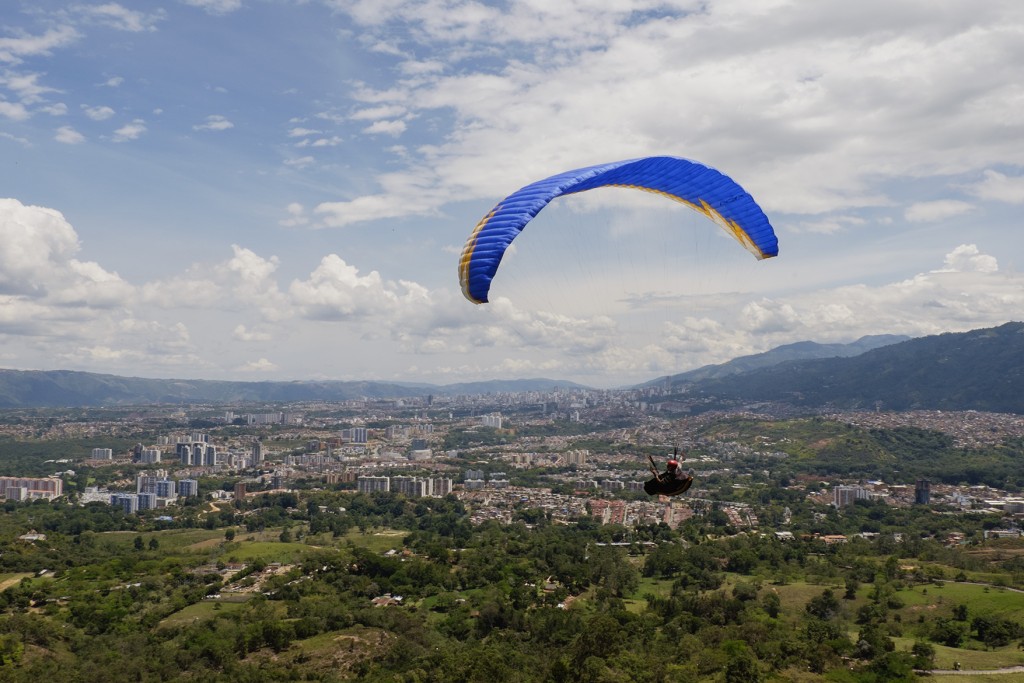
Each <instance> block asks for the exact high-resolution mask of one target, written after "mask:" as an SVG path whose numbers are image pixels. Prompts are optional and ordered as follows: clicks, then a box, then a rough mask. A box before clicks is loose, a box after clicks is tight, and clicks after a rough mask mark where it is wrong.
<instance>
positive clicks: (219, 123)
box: [192, 114, 235, 131]
mask: <svg viewBox="0 0 1024 683" xmlns="http://www.w3.org/2000/svg"><path fill="white" fill-rule="evenodd" d="M234 127H235V124H233V123H231V121H228V120H227V118H225V117H224V116H221V115H220V114H211V115H210V116H207V117H206V121H205V122H204V123H200V124H197V125H195V126H192V130H205V131H220V130H228V129H229V128H234Z"/></svg>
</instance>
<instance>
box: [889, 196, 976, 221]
mask: <svg viewBox="0 0 1024 683" xmlns="http://www.w3.org/2000/svg"><path fill="white" fill-rule="evenodd" d="M973 208H974V207H973V206H971V205H970V204H968V203H967V202H962V201H959V200H956V199H938V200H936V201H932V202H919V203H917V204H914V205H912V206H910V207H909V208H908V209H907V210H906V211H905V212H904V214H903V217H904V218H906V219H907V220H908V221H910V222H911V223H931V222H934V221H941V220H944V219H946V218H950V217H952V216H959V215H960V214H963V213H967V212H968V211H971V210H972V209H973Z"/></svg>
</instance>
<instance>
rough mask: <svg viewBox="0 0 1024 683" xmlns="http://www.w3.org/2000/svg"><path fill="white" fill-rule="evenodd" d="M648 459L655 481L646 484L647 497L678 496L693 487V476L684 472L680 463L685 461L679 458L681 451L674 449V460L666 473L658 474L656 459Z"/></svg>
mask: <svg viewBox="0 0 1024 683" xmlns="http://www.w3.org/2000/svg"><path fill="white" fill-rule="evenodd" d="M647 458H648V460H650V461H651V473H652V474H654V478H653V479H648V480H647V481H645V482H644V492H645V493H646V494H647V495H649V496H654V495H662V496H678V495H679V494H680V493H686V492H687V491H688V490H689V488H690V486H692V485H693V475H692V474H690V473H688V472H686V471H685V470H683V468H682V465H680V463H679V461H680V460H684V459H685V457H679V449H673V451H672V459H671V460H669V461H668V464H667V466H666V468H665V471H664V472H658V468H657V466H656V465H655V464H654V458H652V457H651V456H647Z"/></svg>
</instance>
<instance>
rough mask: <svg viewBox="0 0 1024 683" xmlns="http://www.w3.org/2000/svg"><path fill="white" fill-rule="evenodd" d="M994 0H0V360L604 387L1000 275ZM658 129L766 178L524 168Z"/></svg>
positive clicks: (905, 314) (1017, 269)
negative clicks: (493, 225) (514, 220)
mask: <svg viewBox="0 0 1024 683" xmlns="http://www.w3.org/2000/svg"><path fill="white" fill-rule="evenodd" d="M1021 112H1024V3H1020V2H1019V1H1018V0H988V1H986V2H977V1H976V0H944V1H943V2H935V1H934V0H921V1H917V0H862V1H861V2H857V3H851V2H848V1H846V0H792V1H785V0H701V1H696V0H694V1H691V0H676V1H659V0H560V1H559V2H548V1H547V0H522V1H517V0H510V1H508V2H469V1H462V0H162V1H155V2H154V1H150V0H132V1H131V2H127V1H125V2H122V3H118V2H94V1H90V0H81V1H78V2H76V1H74V0H72V1H70V2H69V1H68V0H59V1H58V0H4V2H3V3H2V4H0V367H3V368H10V369H19V370H57V369H62V370H82V371H88V372H98V373H107V374H115V375H126V376H134V377H154V378H182V379H224V380H243V381H265V380H380V381H403V382H427V383H432V384H442V385H444V384H451V383H456V382H469V381H481V380H490V379H510V378H534V377H545V378H550V379H557V380H570V381H575V382H579V383H581V384H585V385H588V386H592V387H599V388H611V387H620V386H627V385H630V384H635V383H640V382H645V381H648V380H651V379H654V378H657V377H661V376H664V375H668V374H673V373H678V372H683V371H686V370H690V369H693V368H697V367H701V366H703V365H706V364H710V363H721V362H725V361H727V360H730V359H732V358H735V357H738V356H742V355H746V354H751V353H759V352H762V351H766V350H769V349H771V348H774V347H776V346H779V345H782V344H787V343H792V342H797V341H805V340H810V341H817V342H821V343H833V342H850V341H854V340H856V339H858V338H860V337H862V336H864V335H875V334H901V335H909V336H914V337H917V336H924V335H931V334H939V333H943V332H962V331H966V330H971V329H978V328H983V327H991V326H995V325H999V324H1002V323H1005V322H1008V321H1011V320H1021V319H1022V313H1021V311H1024V258H1022V257H1024V229H1022V228H1024V225H1022V218H1021V217H1022V209H1024V115H1022V113H1021ZM649 155H670V156H679V157H685V158H688V159H693V160H697V161H700V162H702V163H704V164H707V165H709V166H712V167H714V168H717V169H718V170H720V171H722V172H723V173H726V174H728V175H729V176H730V177H732V178H733V179H734V180H736V181H737V182H738V183H740V184H741V185H742V186H743V187H744V188H745V189H746V190H747V191H748V192H750V194H751V195H752V196H753V197H754V198H755V199H756V200H757V202H758V203H759V204H760V205H761V207H762V208H763V209H764V211H765V212H766V214H767V215H768V217H769V219H770V221H771V223H772V225H773V227H774V229H775V231H776V234H777V235H778V239H779V256H778V257H777V258H774V259H769V260H764V261H757V260H756V259H754V258H753V257H751V255H750V254H749V253H747V252H746V251H745V250H744V249H742V248H741V247H740V246H739V245H738V244H736V243H735V242H734V241H732V240H731V238H729V237H728V236H726V235H725V233H724V232H723V231H721V230H720V229H719V228H718V227H717V226H715V225H714V224H713V223H712V222H711V221H709V220H707V219H706V218H704V217H703V216H701V215H699V214H697V213H696V212H694V211H691V210H689V209H687V208H686V207H683V206H681V205H678V204H676V203H675V202H671V201H668V200H665V199H664V198H660V197H655V196H650V195H648V194H646V193H642V192H636V191H632V190H623V189H604V190H594V191H590V192H586V193H582V194H580V195H577V196H573V197H566V198H563V199H559V200H556V201H555V202H553V203H552V204H551V205H549V206H548V207H547V208H546V209H545V210H544V211H542V212H541V213H540V214H539V215H538V217H537V218H536V219H535V220H534V221H533V222H531V223H530V224H529V225H528V226H527V228H526V230H524V232H523V233H522V234H521V235H520V236H519V238H518V239H517V240H516V241H515V242H514V243H513V245H512V247H511V249H510V250H509V253H508V254H506V256H505V259H504V261H503V263H502V267H501V269H500V270H499V273H498V276H497V278H496V279H495V281H494V285H493V287H492V289H491V302H490V303H488V304H484V305H474V304H472V303H470V302H469V301H467V300H466V299H464V298H463V296H462V294H461V291H460V288H459V282H458V274H457V264H458V258H459V254H460V252H461V250H462V245H463V243H464V242H465V240H466V238H467V237H468V236H469V234H470V232H471V231H472V229H473V227H474V226H475V225H476V223H477V222H478V221H479V220H480V218H481V217H483V216H484V215H485V214H486V213H487V212H488V211H489V210H490V209H491V207H493V206H494V205H495V204H496V203H497V202H498V201H500V200H501V199H502V198H503V197H505V196H506V195H508V194H511V193H512V192H514V191H515V190H517V189H519V188H520V187H522V186H524V185H527V184H528V183H530V182H533V181H535V180H539V179H542V178H545V177H548V176H551V175H554V174H556V173H560V172H563V171H567V170H570V169H573V168H580V167H585V166H590V165H593V164H599V163H604V162H611V161H619V160H623V159H632V158H638V157H644V156H649Z"/></svg>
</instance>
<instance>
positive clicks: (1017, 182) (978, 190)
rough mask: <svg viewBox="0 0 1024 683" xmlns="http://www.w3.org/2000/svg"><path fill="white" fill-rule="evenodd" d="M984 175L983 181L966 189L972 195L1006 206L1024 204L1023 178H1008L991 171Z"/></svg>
mask: <svg viewBox="0 0 1024 683" xmlns="http://www.w3.org/2000/svg"><path fill="white" fill-rule="evenodd" d="M984 175H985V178H984V180H982V181H981V182H979V183H976V184H975V185H972V186H970V187H968V188H967V190H968V191H969V192H970V193H971V194H972V195H974V196H975V197H978V198H979V199H991V200H995V201H998V202H1006V203H1007V204H1024V176H1008V175H1006V174H1004V173H999V172H998V171H993V170H991V169H988V170H986V171H985V174H984Z"/></svg>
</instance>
